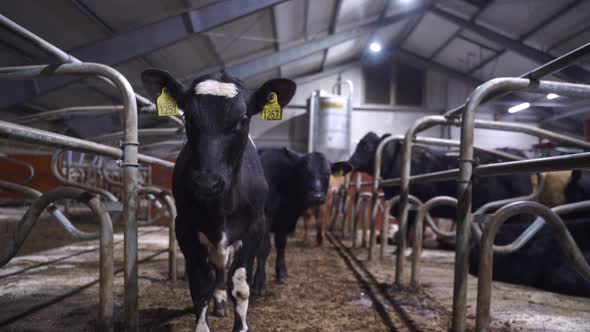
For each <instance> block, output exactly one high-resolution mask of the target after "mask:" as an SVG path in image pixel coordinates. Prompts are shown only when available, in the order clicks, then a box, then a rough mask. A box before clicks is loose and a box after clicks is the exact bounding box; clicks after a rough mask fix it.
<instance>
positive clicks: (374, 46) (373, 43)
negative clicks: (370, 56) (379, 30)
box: [369, 42, 381, 53]
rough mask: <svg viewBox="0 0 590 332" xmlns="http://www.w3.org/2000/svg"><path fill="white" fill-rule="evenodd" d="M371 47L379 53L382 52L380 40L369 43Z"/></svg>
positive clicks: (372, 50) (374, 51)
mask: <svg viewBox="0 0 590 332" xmlns="http://www.w3.org/2000/svg"><path fill="white" fill-rule="evenodd" d="M369 49H370V50H371V52H373V53H379V52H381V44H379V43H378V42H372V43H371V45H369Z"/></svg>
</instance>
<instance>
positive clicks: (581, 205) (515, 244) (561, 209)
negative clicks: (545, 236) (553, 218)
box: [478, 201, 590, 254]
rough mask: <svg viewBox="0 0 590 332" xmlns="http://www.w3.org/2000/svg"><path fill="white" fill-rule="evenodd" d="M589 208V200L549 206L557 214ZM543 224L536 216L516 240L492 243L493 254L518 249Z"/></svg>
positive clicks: (507, 252)
mask: <svg viewBox="0 0 590 332" xmlns="http://www.w3.org/2000/svg"><path fill="white" fill-rule="evenodd" d="M586 210H590V201H582V202H576V203H570V204H564V205H560V206H555V207H553V208H551V211H553V212H555V213H556V214H557V215H562V214H568V213H572V212H578V211H586ZM544 225H545V220H543V219H542V218H537V219H536V220H535V221H534V222H533V223H532V224H531V225H529V226H528V227H527V228H526V229H525V230H524V231H523V232H522V233H521V234H520V235H519V236H518V238H516V240H514V241H512V242H511V243H509V244H505V245H493V247H492V249H493V250H494V254H510V253H513V252H516V251H518V250H520V248H522V247H523V246H524V245H525V244H527V243H528V241H529V240H530V239H531V238H532V237H533V236H535V234H537V232H538V231H540V230H541V228H542V227H543V226H544ZM481 237H482V235H481V234H479V235H478V239H480V238H481Z"/></svg>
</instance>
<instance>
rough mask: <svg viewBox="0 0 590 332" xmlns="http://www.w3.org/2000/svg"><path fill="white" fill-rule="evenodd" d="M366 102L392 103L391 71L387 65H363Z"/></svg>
mask: <svg viewBox="0 0 590 332" xmlns="http://www.w3.org/2000/svg"><path fill="white" fill-rule="evenodd" d="M363 77H364V79H363V81H364V83H365V86H364V88H365V104H378V105H390V104H391V81H392V80H391V71H390V69H389V66H387V65H371V66H365V67H363Z"/></svg>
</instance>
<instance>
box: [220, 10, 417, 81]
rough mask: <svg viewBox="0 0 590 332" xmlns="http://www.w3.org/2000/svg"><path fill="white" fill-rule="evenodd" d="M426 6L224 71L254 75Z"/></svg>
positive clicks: (402, 18) (389, 22)
mask: <svg viewBox="0 0 590 332" xmlns="http://www.w3.org/2000/svg"><path fill="white" fill-rule="evenodd" d="M426 8H427V7H425V6H421V7H416V8H415V9H412V10H409V11H407V12H404V13H401V14H398V15H393V16H390V17H386V18H383V19H381V20H379V21H376V22H372V23H368V24H365V25H362V26H360V27H358V28H354V29H351V30H347V31H341V32H337V33H335V34H332V35H329V36H327V37H324V38H319V39H316V40H314V41H309V42H307V43H305V44H301V45H298V46H294V47H291V48H288V49H284V50H281V51H279V52H275V53H272V54H269V55H263V56H260V57H258V58H256V59H253V60H249V61H243V62H240V63H238V64H235V65H232V66H228V67H227V68H226V72H227V73H229V74H231V75H233V76H236V77H239V78H242V79H243V78H247V77H250V76H254V75H256V74H259V73H263V72H265V71H267V70H270V69H272V68H275V67H278V66H282V65H284V64H287V63H290V62H293V61H295V60H299V59H301V58H304V57H306V56H308V55H312V54H314V53H317V52H320V51H323V50H327V49H329V48H330V47H332V46H335V45H338V44H340V43H343V42H346V41H348V40H351V39H354V38H357V37H359V36H361V35H363V34H366V33H368V32H370V31H372V30H373V29H376V28H380V27H384V26H387V25H390V24H393V23H395V22H398V21H401V20H404V19H406V18H408V17H412V16H415V15H419V14H421V13H423V12H424V10H426Z"/></svg>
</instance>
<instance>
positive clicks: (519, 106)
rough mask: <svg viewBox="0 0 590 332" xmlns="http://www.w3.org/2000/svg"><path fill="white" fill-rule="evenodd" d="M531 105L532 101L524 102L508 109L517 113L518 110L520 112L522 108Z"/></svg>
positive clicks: (524, 108)
mask: <svg viewBox="0 0 590 332" xmlns="http://www.w3.org/2000/svg"><path fill="white" fill-rule="evenodd" d="M529 107H531V104H530V103H522V104H518V105H516V106H512V107H510V108H509V109H508V113H516V112H520V111H522V110H526V109H527V108H529Z"/></svg>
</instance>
